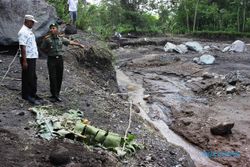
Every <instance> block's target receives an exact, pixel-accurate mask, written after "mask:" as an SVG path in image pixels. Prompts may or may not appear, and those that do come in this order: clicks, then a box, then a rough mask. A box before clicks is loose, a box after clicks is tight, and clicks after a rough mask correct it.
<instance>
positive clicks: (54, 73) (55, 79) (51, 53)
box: [41, 24, 84, 102]
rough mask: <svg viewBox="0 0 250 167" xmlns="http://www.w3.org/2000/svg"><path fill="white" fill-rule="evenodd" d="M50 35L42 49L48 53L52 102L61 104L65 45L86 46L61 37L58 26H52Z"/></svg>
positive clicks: (45, 39) (43, 43)
mask: <svg viewBox="0 0 250 167" xmlns="http://www.w3.org/2000/svg"><path fill="white" fill-rule="evenodd" d="M49 28H50V35H48V36H46V37H45V38H44V40H43V42H42V45H41V49H42V50H43V51H44V52H46V53H47V55H48V59H47V65H48V70H49V80H50V92H51V95H52V96H51V97H50V98H51V101H52V102H61V101H62V100H61V99H60V97H59V95H60V90H61V85H62V78H63V70H64V67H63V58H62V55H63V45H66V46H68V45H76V46H80V47H82V48H84V45H82V44H80V43H78V42H74V41H70V40H68V39H66V38H64V37H62V36H60V35H59V31H58V25H57V24H51V25H50V26H49Z"/></svg>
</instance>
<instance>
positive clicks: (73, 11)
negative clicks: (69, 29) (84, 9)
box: [68, 0, 78, 25]
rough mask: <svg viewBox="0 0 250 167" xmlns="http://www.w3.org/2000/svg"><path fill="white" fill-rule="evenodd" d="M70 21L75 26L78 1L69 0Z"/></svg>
mask: <svg viewBox="0 0 250 167" xmlns="http://www.w3.org/2000/svg"><path fill="white" fill-rule="evenodd" d="M68 5H69V14H70V19H71V22H72V23H73V25H75V22H76V18H77V6H78V0H68Z"/></svg>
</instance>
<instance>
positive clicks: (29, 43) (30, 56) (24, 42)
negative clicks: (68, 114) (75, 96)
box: [18, 0, 84, 105]
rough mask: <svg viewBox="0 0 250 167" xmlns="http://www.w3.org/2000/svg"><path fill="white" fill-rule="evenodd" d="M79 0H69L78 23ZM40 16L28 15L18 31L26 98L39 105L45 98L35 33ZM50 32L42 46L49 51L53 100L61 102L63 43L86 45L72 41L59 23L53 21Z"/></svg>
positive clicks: (23, 93)
mask: <svg viewBox="0 0 250 167" xmlns="http://www.w3.org/2000/svg"><path fill="white" fill-rule="evenodd" d="M77 3H78V0H68V4H69V11H70V16H71V20H72V23H73V24H75V21H76V16H77ZM35 23H37V20H35V19H34V17H33V16H32V15H25V18H24V24H23V26H22V28H21V29H20V31H19V32H18V41H19V48H20V53H21V54H20V63H21V67H22V98H23V99H25V100H27V101H29V102H30V103H32V104H35V105H39V104H40V103H41V101H42V98H41V97H39V96H38V95H37V75H36V60H37V59H38V48H37V43H36V39H35V35H34V33H33V32H32V28H33V26H34V24H35ZM49 32H50V34H49V35H48V36H46V37H45V38H44V40H43V42H42V45H41V50H42V51H44V52H45V53H46V54H47V65H48V72H49V80H50V92H51V97H50V101H52V102H61V101H62V100H61V98H60V90H61V85H62V78H63V70H64V67H63V57H62V55H63V48H62V47H63V45H65V46H68V45H76V46H79V47H82V48H83V47H84V45H82V44H80V43H78V42H74V41H70V40H68V39H66V38H64V37H63V36H60V35H59V31H58V25H57V24H56V23H53V24H51V25H50V26H49Z"/></svg>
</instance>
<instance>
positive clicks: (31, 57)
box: [18, 15, 41, 104]
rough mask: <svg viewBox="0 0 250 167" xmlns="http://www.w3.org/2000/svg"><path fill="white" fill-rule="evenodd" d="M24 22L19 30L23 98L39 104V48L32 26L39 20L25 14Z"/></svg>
mask: <svg viewBox="0 0 250 167" xmlns="http://www.w3.org/2000/svg"><path fill="white" fill-rule="evenodd" d="M24 19H25V20H24V24H23V26H22V28H21V29H20V31H19V32H18V40H19V47H20V49H21V57H20V63H21V66H22V98H23V99H25V100H28V101H29V102H30V103H32V104H39V102H38V101H37V100H40V99H41V98H40V97H38V96H37V95H36V92H37V76H36V59H37V58H38V50H37V44H36V38H35V35H34V33H33V32H32V27H33V26H34V23H37V21H36V20H35V19H34V17H33V16H32V15H25V18H24Z"/></svg>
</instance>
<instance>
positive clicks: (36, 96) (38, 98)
mask: <svg viewBox="0 0 250 167" xmlns="http://www.w3.org/2000/svg"><path fill="white" fill-rule="evenodd" d="M34 98H35V99H36V100H43V98H41V97H39V96H38V95H35V97H34Z"/></svg>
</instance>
